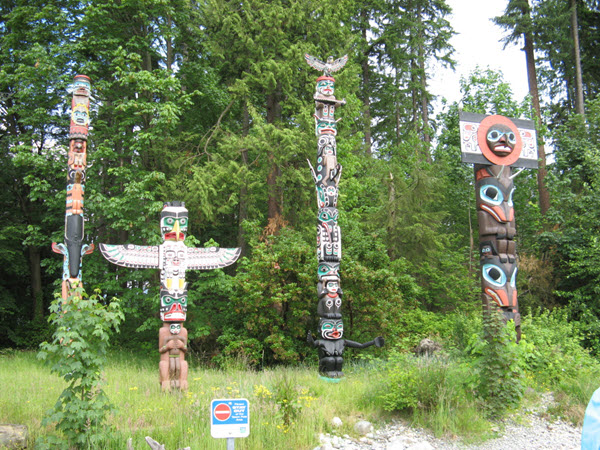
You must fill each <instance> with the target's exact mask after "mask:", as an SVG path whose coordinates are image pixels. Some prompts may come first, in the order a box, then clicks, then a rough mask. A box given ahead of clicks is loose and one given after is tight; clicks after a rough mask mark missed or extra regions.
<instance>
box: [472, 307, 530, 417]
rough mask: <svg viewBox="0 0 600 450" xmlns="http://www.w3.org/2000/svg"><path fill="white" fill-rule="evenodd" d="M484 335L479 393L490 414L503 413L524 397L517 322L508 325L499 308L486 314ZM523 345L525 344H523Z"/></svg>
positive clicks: (479, 359) (500, 415)
mask: <svg viewBox="0 0 600 450" xmlns="http://www.w3.org/2000/svg"><path fill="white" fill-rule="evenodd" d="M483 325H484V336H483V340H482V341H480V344H481V346H482V348H480V349H479V351H480V356H479V358H478V359H477V362H476V364H477V366H478V368H479V375H478V376H479V379H478V381H477V394H478V396H479V397H480V398H481V399H482V400H483V402H484V405H485V410H486V411H487V413H488V415H489V416H490V417H502V416H503V415H504V414H505V413H506V412H507V411H509V410H511V409H514V408H516V407H517V406H518V405H519V401H520V400H521V397H523V391H524V385H523V381H522V379H523V370H522V367H521V364H520V361H519V347H520V345H519V344H517V343H516V332H515V327H514V322H512V321H511V322H509V324H507V325H505V324H504V320H503V317H502V316H501V314H500V313H499V312H497V311H496V310H495V309H494V310H491V311H488V312H487V313H486V314H484V321H483ZM521 345H522V344H521Z"/></svg>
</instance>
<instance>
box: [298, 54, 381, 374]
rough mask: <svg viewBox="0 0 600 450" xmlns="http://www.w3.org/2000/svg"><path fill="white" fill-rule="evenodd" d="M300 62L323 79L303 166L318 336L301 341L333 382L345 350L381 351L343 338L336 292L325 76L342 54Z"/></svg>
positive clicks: (331, 114)
mask: <svg viewBox="0 0 600 450" xmlns="http://www.w3.org/2000/svg"><path fill="white" fill-rule="evenodd" d="M305 58H306V62H307V63H308V64H309V65H310V66H311V67H313V68H315V69H317V70H320V71H321V70H322V71H323V75H322V76H320V77H319V78H317V87H316V93H315V95H314V99H315V114H314V117H315V134H316V136H317V138H318V142H317V169H316V170H315V169H314V167H313V166H312V164H311V163H310V161H309V162H308V164H309V166H310V170H311V172H312V176H313V180H314V182H315V188H316V191H317V205H318V207H319V213H318V215H317V259H318V261H319V266H318V277H319V282H318V283H317V295H318V297H319V303H318V306H317V314H318V315H319V318H320V319H319V334H320V335H321V339H314V338H313V337H312V334H311V333H310V331H309V332H308V337H307V341H308V343H309V344H311V345H313V346H314V347H316V348H318V349H319V372H320V373H321V375H322V376H323V377H324V378H325V379H339V378H341V377H342V376H343V375H344V374H343V373H342V365H343V363H344V360H343V357H342V355H343V353H344V349H345V347H354V348H366V347H369V346H371V345H375V346H377V347H381V346H382V345H383V338H381V337H377V338H375V339H374V340H372V341H370V342H366V343H364V344H361V343H358V342H354V341H351V340H349V339H343V332H344V325H343V322H342V295H343V292H342V288H341V286H340V276H339V268H340V261H341V259H342V236H341V231H340V227H339V225H338V210H337V200H338V185H339V181H340V176H341V174H342V166H341V165H340V164H339V163H338V162H337V148H336V145H337V144H336V135H337V130H336V125H337V122H338V121H339V120H340V119H338V120H336V119H335V109H336V108H338V107H340V106H342V105H344V104H345V103H346V102H345V101H344V100H337V99H336V98H335V95H334V93H335V79H334V78H333V77H332V76H331V74H332V73H333V72H337V71H338V70H340V69H341V68H342V67H344V65H345V64H346V61H347V60H348V55H346V56H343V57H342V58H339V59H336V60H335V61H334V59H333V57H331V56H330V57H329V58H328V59H327V62H323V61H320V60H319V59H317V58H315V57H313V56H310V55H308V54H307V55H305Z"/></svg>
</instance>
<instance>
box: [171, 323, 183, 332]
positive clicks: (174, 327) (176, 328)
mask: <svg viewBox="0 0 600 450" xmlns="http://www.w3.org/2000/svg"><path fill="white" fill-rule="evenodd" d="M169 331H170V332H171V334H179V333H181V324H180V323H172V324H170V325H169Z"/></svg>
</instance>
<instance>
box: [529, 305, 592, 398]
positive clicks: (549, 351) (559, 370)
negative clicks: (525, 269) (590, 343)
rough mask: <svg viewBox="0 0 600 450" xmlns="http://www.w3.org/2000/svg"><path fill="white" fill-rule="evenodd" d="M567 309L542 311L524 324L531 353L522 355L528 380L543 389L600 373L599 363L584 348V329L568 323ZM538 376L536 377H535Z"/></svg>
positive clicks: (574, 323) (530, 316)
mask: <svg viewBox="0 0 600 450" xmlns="http://www.w3.org/2000/svg"><path fill="white" fill-rule="evenodd" d="M568 315H569V311H568V309H566V308H563V309H558V308H557V309H554V310H553V311H548V310H541V311H540V310H538V311H536V312H535V313H534V314H531V315H526V316H525V317H524V320H523V321H522V325H521V327H522V329H523V330H524V335H523V339H524V340H525V341H526V342H527V345H528V347H529V350H528V351H527V352H524V353H523V354H522V358H523V368H524V369H525V371H526V373H527V375H528V378H529V379H530V380H531V381H532V382H533V383H535V385H536V387H539V388H551V387H554V386H557V385H560V383H562V382H563V381H566V380H572V379H576V378H577V377H578V374H583V373H584V372H588V371H589V372H595V371H598V370H600V364H599V363H598V361H597V360H596V359H595V358H593V357H591V356H590V353H589V351H587V350H586V349H585V348H584V347H583V336H582V333H581V330H580V327H581V325H580V324H578V323H576V322H569V321H568ZM534 374H535V375H534Z"/></svg>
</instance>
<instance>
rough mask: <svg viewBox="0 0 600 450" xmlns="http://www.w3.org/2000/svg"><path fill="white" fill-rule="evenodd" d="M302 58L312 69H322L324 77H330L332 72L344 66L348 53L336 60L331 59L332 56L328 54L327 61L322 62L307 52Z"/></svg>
mask: <svg viewBox="0 0 600 450" xmlns="http://www.w3.org/2000/svg"><path fill="white" fill-rule="evenodd" d="M304 58H305V59H306V62H307V63H308V65H309V66H310V67H312V68H313V69H317V70H322V71H323V76H324V77H330V76H331V74H332V73H334V72H337V71H338V70H340V69H341V68H342V67H344V66H345V65H346V62H347V61H348V55H344V56H342V57H341V58H338V59H336V60H334V59H333V56H330V57H329V58H327V62H323V61H321V60H320V59H319V58H315V57H314V56H311V55H309V54H308V53H306V54H305V55H304Z"/></svg>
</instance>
